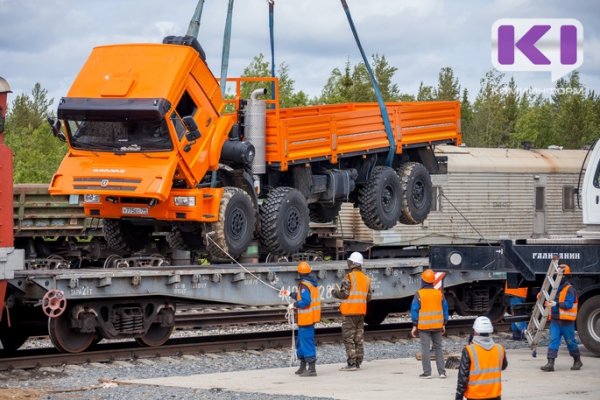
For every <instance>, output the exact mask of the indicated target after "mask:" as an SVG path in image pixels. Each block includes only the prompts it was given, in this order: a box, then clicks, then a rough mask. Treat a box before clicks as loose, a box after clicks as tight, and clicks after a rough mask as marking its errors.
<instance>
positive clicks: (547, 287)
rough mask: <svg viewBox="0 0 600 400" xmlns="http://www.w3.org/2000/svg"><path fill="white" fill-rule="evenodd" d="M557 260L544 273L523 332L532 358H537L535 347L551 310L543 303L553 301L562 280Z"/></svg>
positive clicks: (553, 259)
mask: <svg viewBox="0 0 600 400" xmlns="http://www.w3.org/2000/svg"><path fill="white" fill-rule="evenodd" d="M558 260H559V258H558V257H557V256H554V257H552V261H550V266H549V267H548V272H547V273H546V277H545V278H544V283H543V284H542V287H541V289H540V294H539V296H538V299H537V301H536V303H535V305H534V307H533V311H532V313H531V319H530V320H529V324H528V325H527V329H526V330H525V338H526V339H527V343H528V344H529V348H530V349H531V355H532V356H533V357H536V356H537V351H536V349H537V345H538V342H539V340H540V338H541V336H542V331H543V330H544V327H545V326H546V321H547V320H548V315H549V314H550V312H551V309H552V307H544V303H545V302H546V301H554V299H555V298H556V293H557V292H558V287H559V285H560V281H561V280H562V276H563V269H562V268H559V265H558Z"/></svg>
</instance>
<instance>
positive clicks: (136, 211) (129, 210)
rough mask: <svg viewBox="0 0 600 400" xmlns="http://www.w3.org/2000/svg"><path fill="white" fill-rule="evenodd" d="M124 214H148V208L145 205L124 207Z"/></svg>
mask: <svg viewBox="0 0 600 400" xmlns="http://www.w3.org/2000/svg"><path fill="white" fill-rule="evenodd" d="M123 214H127V215H148V209H147V208H144V207H123Z"/></svg>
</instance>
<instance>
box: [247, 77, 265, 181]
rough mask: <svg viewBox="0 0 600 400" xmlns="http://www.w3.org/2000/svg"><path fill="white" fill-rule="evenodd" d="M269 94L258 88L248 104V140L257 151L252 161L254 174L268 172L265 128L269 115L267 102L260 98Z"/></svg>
mask: <svg viewBox="0 0 600 400" xmlns="http://www.w3.org/2000/svg"><path fill="white" fill-rule="evenodd" d="M266 94H267V89H265V88H261V89H256V90H254V91H253V92H252V94H251V95H250V99H249V100H248V104H247V105H246V129H245V132H244V133H245V137H246V140H247V141H249V142H250V143H252V144H253V145H254V149H255V151H256V153H255V155H254V161H253V162H252V173H253V174H264V173H266V172H267V162H266V158H265V155H266V151H265V145H266V141H265V128H266V115H267V102H266V101H265V100H260V99H259V98H258V97H259V96H264V95H266Z"/></svg>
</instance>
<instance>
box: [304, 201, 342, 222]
mask: <svg viewBox="0 0 600 400" xmlns="http://www.w3.org/2000/svg"><path fill="white" fill-rule="evenodd" d="M341 208H342V203H334V204H330V203H327V204H323V203H313V204H309V205H308V213H309V215H310V221H311V222H317V223H322V224H325V223H328V222H331V221H333V220H334V219H336V218H337V216H338V214H339V213H340V209H341Z"/></svg>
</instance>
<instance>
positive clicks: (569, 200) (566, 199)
mask: <svg viewBox="0 0 600 400" xmlns="http://www.w3.org/2000/svg"><path fill="white" fill-rule="evenodd" d="M574 209H575V188H574V187H573V186H563V210H564V211H566V210H574Z"/></svg>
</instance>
